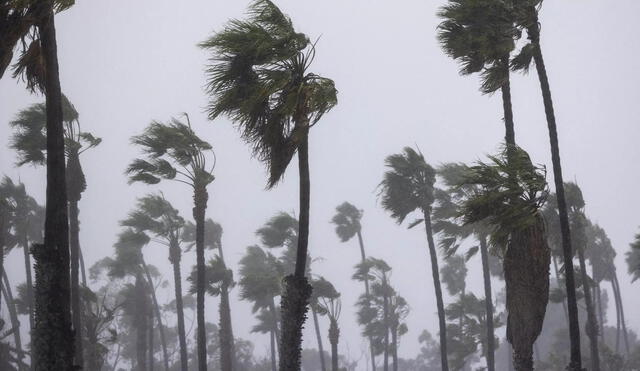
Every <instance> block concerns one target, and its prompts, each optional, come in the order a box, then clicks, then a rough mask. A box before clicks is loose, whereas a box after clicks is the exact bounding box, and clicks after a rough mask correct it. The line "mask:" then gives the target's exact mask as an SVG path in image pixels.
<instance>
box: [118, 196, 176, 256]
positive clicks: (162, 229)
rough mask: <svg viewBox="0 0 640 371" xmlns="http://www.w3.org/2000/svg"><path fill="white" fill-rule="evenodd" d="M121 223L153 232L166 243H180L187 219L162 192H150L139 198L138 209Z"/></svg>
mask: <svg viewBox="0 0 640 371" xmlns="http://www.w3.org/2000/svg"><path fill="white" fill-rule="evenodd" d="M120 225H121V226H123V227H130V228H133V229H134V230H135V231H137V232H139V233H150V234H153V235H154V236H156V237H159V238H160V239H161V241H162V243H164V244H165V245H171V244H172V243H174V244H175V243H178V244H179V243H180V241H181V235H182V229H183V228H184V225H185V221H184V219H183V218H182V217H181V216H180V214H179V212H178V210H176V209H175V208H174V207H173V206H172V205H171V204H170V203H169V201H167V200H166V199H165V198H164V196H163V195H162V194H148V195H146V196H144V197H141V198H139V199H138V202H137V204H136V209H135V210H133V211H131V212H130V213H129V215H128V216H127V218H126V219H124V220H122V221H120Z"/></svg>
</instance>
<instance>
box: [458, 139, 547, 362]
mask: <svg viewBox="0 0 640 371" xmlns="http://www.w3.org/2000/svg"><path fill="white" fill-rule="evenodd" d="M507 158H508V159H507ZM489 159H490V162H489V163H483V162H479V163H478V164H477V165H475V166H472V167H471V168H470V170H471V171H470V172H469V174H468V175H467V176H465V177H464V178H463V179H462V180H461V184H469V185H471V186H475V187H478V189H479V192H477V193H475V194H472V195H470V197H469V198H468V199H466V200H465V201H464V202H463V204H462V205H463V207H462V213H461V214H462V215H463V222H464V223H465V224H472V223H477V222H484V223H487V225H488V226H489V227H490V228H491V233H490V234H489V243H490V245H492V246H493V247H494V248H495V249H499V251H501V254H502V256H503V269H504V277H505V283H506V292H507V300H506V306H507V311H508V318H507V340H508V341H509V342H510V343H511V345H512V346H513V352H514V354H513V359H514V366H515V369H516V371H522V370H533V344H534V343H535V340H536V338H537V337H538V335H539V334H540V332H541V331H542V323H543V321H544V316H545V312H546V307H547V303H548V300H549V265H550V252H549V247H548V245H547V241H546V235H545V229H544V220H543V218H542V216H541V213H540V209H541V207H542V205H543V204H544V202H545V200H546V197H547V194H548V191H547V183H546V181H545V174H544V172H543V171H542V170H541V169H540V168H538V167H536V166H534V165H533V164H532V163H531V160H530V158H529V155H528V154H527V153H526V152H525V151H524V150H522V149H520V148H518V147H510V149H509V148H506V149H505V150H504V151H503V152H502V153H501V154H500V155H499V156H489Z"/></svg>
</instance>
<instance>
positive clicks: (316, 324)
mask: <svg viewBox="0 0 640 371" xmlns="http://www.w3.org/2000/svg"><path fill="white" fill-rule="evenodd" d="M311 313H312V315H313V325H314V327H315V330H316V339H317V340H318V353H319V355H320V370H322V371H327V367H326V365H325V363H324V349H323V347H322V335H321V334H320V323H319V322H318V313H317V312H316V310H315V309H313V307H311Z"/></svg>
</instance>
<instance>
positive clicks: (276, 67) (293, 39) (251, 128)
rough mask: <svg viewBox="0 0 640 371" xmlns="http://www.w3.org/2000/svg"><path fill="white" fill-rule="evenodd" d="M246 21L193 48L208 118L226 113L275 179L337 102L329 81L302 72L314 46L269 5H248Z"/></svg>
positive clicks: (236, 22)
mask: <svg viewBox="0 0 640 371" xmlns="http://www.w3.org/2000/svg"><path fill="white" fill-rule="evenodd" d="M248 16H249V17H248V20H246V21H241V20H231V21H230V22H229V23H228V24H227V25H226V27H225V28H224V30H222V31H220V32H218V33H216V34H215V35H213V36H212V37H210V38H209V39H207V40H206V41H204V42H202V43H201V44H200V47H202V48H204V49H207V50H209V51H211V52H212V57H211V59H210V65H209V66H208V68H207V78H208V79H207V92H208V93H209V95H210V97H211V100H210V102H209V105H208V108H207V109H208V113H209V118H210V119H212V120H213V119H215V118H216V117H218V116H220V115H222V114H226V115H227V116H229V117H230V118H231V120H232V121H233V122H234V123H236V124H237V126H238V128H239V129H240V132H241V135H242V138H243V139H244V140H245V141H246V142H247V143H249V144H250V145H251V146H252V148H253V153H254V155H255V156H256V157H257V158H258V159H259V160H260V161H262V162H264V163H265V164H266V166H267V168H268V170H269V181H268V183H267V186H268V187H269V188H271V187H273V186H274V185H275V184H276V183H278V181H279V180H280V179H282V177H283V175H284V173H285V170H286V168H287V166H288V164H289V162H290V161H291V158H292V157H293V154H294V153H295V151H296V150H297V147H298V145H299V144H300V143H301V140H302V139H303V137H306V135H307V134H308V130H309V127H310V126H312V125H314V124H315V123H317V122H318V121H319V120H320V118H321V117H322V116H323V115H324V114H325V113H326V112H328V111H329V110H331V109H332V108H333V107H334V106H335V105H336V104H337V90H336V89H335V86H334V83H333V81H332V80H330V79H327V78H324V77H321V76H318V75H316V74H313V73H309V72H308V69H309V67H310V65H311V62H313V59H314V57H315V45H312V44H311V43H310V42H309V39H308V38H307V36H306V35H304V34H302V33H297V32H296V31H295V30H294V28H293V24H292V22H291V20H290V19H289V17H287V16H286V15H284V14H283V13H282V12H281V11H280V9H278V7H277V6H276V5H275V4H273V3H272V2H271V1H268V0H257V1H254V2H253V3H252V4H251V6H250V7H249V14H248Z"/></svg>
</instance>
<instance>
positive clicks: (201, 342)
mask: <svg viewBox="0 0 640 371" xmlns="http://www.w3.org/2000/svg"><path fill="white" fill-rule="evenodd" d="M208 199H209V195H208V194H207V189H206V188H204V187H202V186H199V185H198V186H196V188H195V191H194V195H193V201H194V205H195V207H194V208H193V218H194V219H195V221H196V312H197V313H196V317H197V323H198V329H197V342H198V370H199V371H207V336H206V327H205V321H204V299H205V296H204V295H205V285H206V283H205V271H204V270H205V264H204V218H205V212H206V209H207V200H208Z"/></svg>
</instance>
